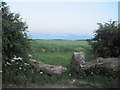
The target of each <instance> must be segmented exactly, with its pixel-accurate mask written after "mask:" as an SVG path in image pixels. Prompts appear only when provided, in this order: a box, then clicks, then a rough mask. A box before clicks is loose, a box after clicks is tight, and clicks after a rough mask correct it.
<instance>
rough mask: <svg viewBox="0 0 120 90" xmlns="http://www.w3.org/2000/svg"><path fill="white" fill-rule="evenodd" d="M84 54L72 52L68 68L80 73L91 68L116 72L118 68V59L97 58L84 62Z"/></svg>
mask: <svg viewBox="0 0 120 90" xmlns="http://www.w3.org/2000/svg"><path fill="white" fill-rule="evenodd" d="M84 55H85V54H84V52H74V53H73V56H72V58H71V63H70V67H71V68H75V69H76V71H78V72H81V71H84V70H87V69H90V68H91V67H105V68H107V69H112V70H114V71H115V70H117V69H118V66H119V62H118V61H119V60H118V58H101V57H99V58H97V59H95V60H92V61H88V62H85V56H84Z"/></svg>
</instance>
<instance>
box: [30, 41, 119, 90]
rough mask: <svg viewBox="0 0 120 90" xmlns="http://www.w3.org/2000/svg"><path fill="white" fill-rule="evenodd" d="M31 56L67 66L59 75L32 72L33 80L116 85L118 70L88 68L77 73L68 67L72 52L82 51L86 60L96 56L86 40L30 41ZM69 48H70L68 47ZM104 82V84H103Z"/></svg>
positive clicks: (40, 82) (49, 62) (41, 82)
mask: <svg viewBox="0 0 120 90" xmlns="http://www.w3.org/2000/svg"><path fill="white" fill-rule="evenodd" d="M31 48H32V50H33V51H32V53H31V55H32V58H33V59H35V60H38V61H42V62H44V63H47V64H52V65H61V66H64V67H67V69H68V70H67V71H66V72H64V73H62V74H61V75H59V76H50V75H47V74H45V73H44V72H43V73H42V74H41V73H40V72H41V71H40V72H36V73H34V74H33V77H34V79H32V81H33V82H36V83H39V84H46V83H53V84H57V83H58V84H59V83H64V84H68V83H71V82H73V80H75V82H73V83H74V84H77V85H78V86H80V87H87V86H88V87H112V88H115V87H118V76H119V71H117V72H114V71H111V70H107V69H106V68H97V67H96V68H90V69H89V70H86V71H85V72H81V73H77V72H76V70H75V69H74V68H72V69H71V68H70V67H69V65H70V60H71V57H72V54H73V52H75V51H76V52H77V51H84V52H85V53H86V54H87V55H86V61H90V60H93V59H95V58H97V56H95V55H94V54H93V53H92V51H91V46H90V45H89V44H88V42H87V41H66V40H35V41H32V42H31ZM69 48H70V49H69ZM104 83H105V84H104Z"/></svg>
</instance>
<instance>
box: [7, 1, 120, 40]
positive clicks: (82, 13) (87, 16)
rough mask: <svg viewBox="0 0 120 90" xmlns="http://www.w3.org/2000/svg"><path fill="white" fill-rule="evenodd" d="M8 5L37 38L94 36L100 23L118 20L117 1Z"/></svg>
mask: <svg viewBox="0 0 120 90" xmlns="http://www.w3.org/2000/svg"><path fill="white" fill-rule="evenodd" d="M8 5H9V6H10V10H11V11H12V12H15V13H19V14H20V15H21V17H22V18H23V20H24V21H25V22H26V23H27V25H28V27H29V28H28V31H29V34H30V37H31V38H34V39H35V38H37V39H67V40H68V39H71V40H75V39H86V38H91V37H93V32H94V31H95V30H96V29H97V28H98V25H97V23H98V22H100V23H103V22H106V21H108V20H110V19H112V20H118V3H117V2H8ZM79 36H80V37H79Z"/></svg>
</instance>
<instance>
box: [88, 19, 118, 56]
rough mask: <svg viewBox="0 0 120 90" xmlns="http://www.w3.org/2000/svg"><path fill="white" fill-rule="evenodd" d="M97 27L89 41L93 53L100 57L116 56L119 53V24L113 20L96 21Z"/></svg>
mask: <svg viewBox="0 0 120 90" xmlns="http://www.w3.org/2000/svg"><path fill="white" fill-rule="evenodd" d="M98 25H99V28H98V30H97V31H96V32H95V36H94V38H93V39H92V40H90V41H89V43H90V44H91V46H92V49H93V51H94V52H95V53H97V54H99V56H101V57H118V56H119V55H120V24H118V23H117V22H115V21H110V22H109V23H104V24H101V23H98Z"/></svg>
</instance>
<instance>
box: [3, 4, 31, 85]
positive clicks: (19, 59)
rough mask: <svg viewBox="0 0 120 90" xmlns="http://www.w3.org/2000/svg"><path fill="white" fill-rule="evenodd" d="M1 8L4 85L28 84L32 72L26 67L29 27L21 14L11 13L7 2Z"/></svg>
mask: <svg viewBox="0 0 120 90" xmlns="http://www.w3.org/2000/svg"><path fill="white" fill-rule="evenodd" d="M1 7H2V8H1V10H2V37H3V38H2V45H3V46H2V59H3V61H2V63H3V68H2V69H3V75H2V76H3V84H9V83H15V84H22V83H25V82H27V80H28V79H29V77H30V76H29V73H30V72H31V66H30V65H29V66H26V65H28V60H29V55H28V53H29V52H30V42H29V40H28V37H27V34H26V32H27V28H28V27H27V25H26V23H25V22H23V21H22V19H21V18H20V15H19V14H14V13H11V12H10V10H9V7H8V6H7V4H6V3H5V2H2V5H1ZM20 80H21V81H20Z"/></svg>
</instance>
